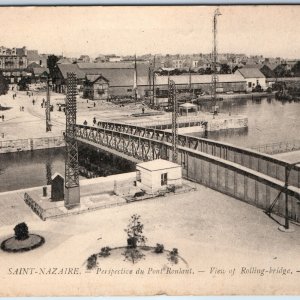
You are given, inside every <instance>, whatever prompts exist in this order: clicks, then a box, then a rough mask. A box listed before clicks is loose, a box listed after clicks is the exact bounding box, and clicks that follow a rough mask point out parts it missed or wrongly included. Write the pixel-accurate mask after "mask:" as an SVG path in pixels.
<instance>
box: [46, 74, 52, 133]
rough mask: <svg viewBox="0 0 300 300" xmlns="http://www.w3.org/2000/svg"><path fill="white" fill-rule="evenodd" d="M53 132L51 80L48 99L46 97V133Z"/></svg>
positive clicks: (48, 87) (48, 84)
mask: <svg viewBox="0 0 300 300" xmlns="http://www.w3.org/2000/svg"><path fill="white" fill-rule="evenodd" d="M48 131H51V117H50V79H49V78H48V80H47V97H46V132H48Z"/></svg>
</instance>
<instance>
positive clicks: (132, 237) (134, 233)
mask: <svg viewBox="0 0 300 300" xmlns="http://www.w3.org/2000/svg"><path fill="white" fill-rule="evenodd" d="M140 217H141V216H138V215H132V216H131V219H130V220H129V224H128V226H127V228H126V229H125V232H126V233H127V236H128V238H127V245H128V247H130V248H136V247H137V246H138V244H139V245H142V246H143V245H145V242H146V240H147V238H146V237H145V236H144V235H143V228H144V225H143V224H142V223H141V221H140Z"/></svg>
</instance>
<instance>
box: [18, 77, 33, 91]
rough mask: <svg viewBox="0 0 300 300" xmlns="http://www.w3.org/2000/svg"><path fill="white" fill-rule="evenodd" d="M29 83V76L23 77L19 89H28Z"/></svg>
mask: <svg viewBox="0 0 300 300" xmlns="http://www.w3.org/2000/svg"><path fill="white" fill-rule="evenodd" d="M29 83H30V79H29V78H27V77H22V78H21V80H20V81H19V82H18V86H19V90H20V91H27V90H28V84H29Z"/></svg>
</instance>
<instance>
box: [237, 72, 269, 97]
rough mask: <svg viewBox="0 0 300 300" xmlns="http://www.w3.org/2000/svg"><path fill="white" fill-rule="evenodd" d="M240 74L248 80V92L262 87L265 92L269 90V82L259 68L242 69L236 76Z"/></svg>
mask: <svg viewBox="0 0 300 300" xmlns="http://www.w3.org/2000/svg"><path fill="white" fill-rule="evenodd" d="M237 73H239V74H240V75H242V76H243V78H244V79H245V80H246V84H247V87H246V90H247V92H252V91H253V89H255V88H256V87H258V86H260V87H261V88H262V89H263V90H266V89H267V81H266V77H265V75H264V74H263V73H262V72H261V71H260V70H259V69H257V68H242V69H238V70H236V72H235V74H237Z"/></svg>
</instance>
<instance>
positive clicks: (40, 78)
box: [32, 67, 50, 82]
mask: <svg viewBox="0 0 300 300" xmlns="http://www.w3.org/2000/svg"><path fill="white" fill-rule="evenodd" d="M49 74H50V72H49V69H48V68H45V67H33V68H32V81H34V82H47V79H48V78H49Z"/></svg>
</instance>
